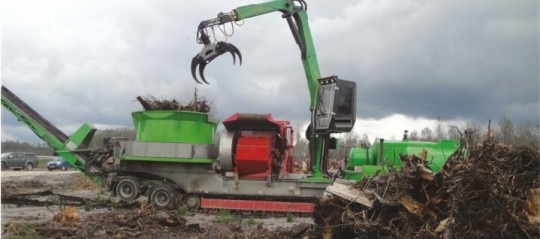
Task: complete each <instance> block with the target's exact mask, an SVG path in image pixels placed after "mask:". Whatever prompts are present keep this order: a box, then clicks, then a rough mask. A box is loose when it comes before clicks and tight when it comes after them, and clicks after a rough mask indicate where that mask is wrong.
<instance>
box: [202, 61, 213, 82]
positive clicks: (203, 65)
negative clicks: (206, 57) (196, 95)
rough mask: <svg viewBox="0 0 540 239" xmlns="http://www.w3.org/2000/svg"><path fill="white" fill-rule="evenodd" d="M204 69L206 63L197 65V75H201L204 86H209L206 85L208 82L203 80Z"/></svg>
mask: <svg viewBox="0 0 540 239" xmlns="http://www.w3.org/2000/svg"><path fill="white" fill-rule="evenodd" d="M205 67H206V62H205V61H203V62H201V64H200V65H199V75H201V79H202V81H203V82H204V83H206V84H210V83H208V81H206V79H205V78H204V68H205Z"/></svg>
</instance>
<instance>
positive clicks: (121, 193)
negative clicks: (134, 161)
mask: <svg viewBox="0 0 540 239" xmlns="http://www.w3.org/2000/svg"><path fill="white" fill-rule="evenodd" d="M116 195H118V197H119V198H120V199H121V200H123V201H126V202H130V201H133V200H135V199H137V198H138V197H139V196H140V195H141V190H140V186H139V181H138V180H137V179H136V178H135V177H126V178H123V179H121V180H120V181H118V183H116Z"/></svg>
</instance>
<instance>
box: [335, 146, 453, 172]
mask: <svg viewBox="0 0 540 239" xmlns="http://www.w3.org/2000/svg"><path fill="white" fill-rule="evenodd" d="M380 144H381V143H380V141H379V140H376V141H375V143H374V144H373V145H372V146H371V147H370V148H353V149H351V151H350V153H349V162H348V164H347V167H346V169H347V170H346V172H345V173H346V174H350V175H347V176H346V178H347V179H360V178H361V177H363V176H371V175H373V174H374V173H375V172H376V171H377V170H381V172H383V173H384V172H386V171H387V169H388V167H397V168H399V167H401V166H402V162H401V160H400V155H413V154H414V155H417V156H419V155H420V153H421V152H422V151H423V150H426V152H427V157H426V159H427V161H428V162H429V167H430V168H431V169H432V170H434V171H436V172H438V171H440V170H441V169H442V167H443V165H444V163H445V162H446V160H447V159H448V157H449V156H450V155H452V153H454V152H455V151H456V150H457V149H458V148H459V145H460V141H459V140H441V141H439V142H427V141H409V140H402V141H396V140H388V141H385V142H384V144H383V146H384V149H383V159H382V160H383V162H382V163H381V157H380ZM358 167H361V168H362V169H361V170H360V171H361V173H360V172H359V170H358ZM355 169H356V170H355Z"/></svg>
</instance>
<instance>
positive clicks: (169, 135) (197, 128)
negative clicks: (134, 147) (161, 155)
mask: <svg viewBox="0 0 540 239" xmlns="http://www.w3.org/2000/svg"><path fill="white" fill-rule="evenodd" d="M132 117H133V125H134V126H135V130H136V131H137V141H147V142H177V143H191V144H212V143H213V142H214V133H215V131H216V128H217V123H216V122H210V121H209V120H208V114H206V113H199V112H190V111H171V110H159V111H139V112H133V113H132Z"/></svg>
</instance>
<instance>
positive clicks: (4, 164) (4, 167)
mask: <svg viewBox="0 0 540 239" xmlns="http://www.w3.org/2000/svg"><path fill="white" fill-rule="evenodd" d="M6 169H7V164H6V162H2V171H4V170H6Z"/></svg>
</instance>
